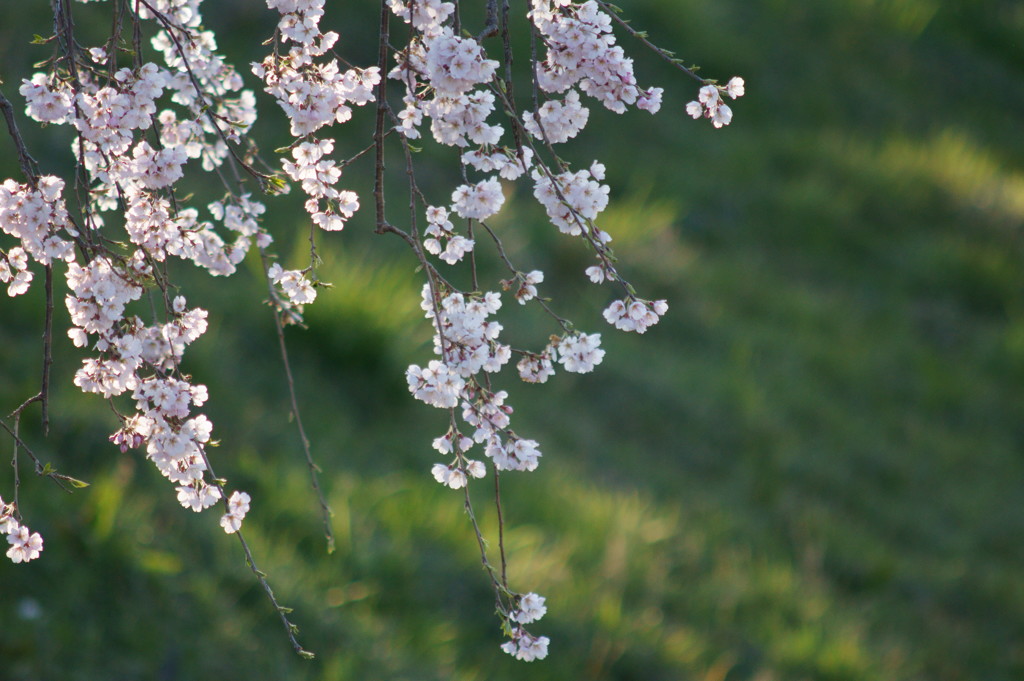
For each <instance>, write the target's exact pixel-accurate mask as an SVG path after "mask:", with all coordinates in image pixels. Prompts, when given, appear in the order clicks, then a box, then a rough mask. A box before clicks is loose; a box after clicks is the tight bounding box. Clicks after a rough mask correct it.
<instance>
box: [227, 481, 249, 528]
mask: <svg viewBox="0 0 1024 681" xmlns="http://www.w3.org/2000/svg"><path fill="white" fill-rule="evenodd" d="M251 501H252V498H251V497H250V496H249V495H248V494H246V493H245V492H237V491H236V492H232V493H231V496H230V497H228V512H227V513H225V514H224V515H223V516H221V519H220V526H221V527H223V528H224V531H225V532H227V533H228V534H234V533H235V532H238V530H239V529H241V527H242V520H244V519H245V514H246V513H248V512H249V502H251Z"/></svg>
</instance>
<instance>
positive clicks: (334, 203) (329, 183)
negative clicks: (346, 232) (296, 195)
mask: <svg viewBox="0 0 1024 681" xmlns="http://www.w3.org/2000/svg"><path fill="white" fill-rule="evenodd" d="M333 151H334V140H332V139H322V140H313V141H310V142H303V143H301V144H299V145H298V146H296V147H295V148H294V149H292V157H293V158H294V159H295V162H294V163H293V162H291V161H284V162H282V164H281V167H283V168H284V171H285V172H286V173H287V174H288V177H290V178H292V179H293V180H295V181H296V182H299V183H300V185H301V187H302V191H304V192H305V193H306V194H307V195H308V196H309V199H308V200H307V201H306V212H308V213H309V215H310V217H311V218H312V219H313V223H314V224H316V225H317V226H318V227H320V229H323V230H325V231H327V232H337V231H340V230H341V229H342V228H343V227H344V226H345V221H346V220H348V219H349V218H350V217H352V216H353V215H355V212H356V211H357V210H359V197H358V196H357V195H356V193H355V192H351V191H347V190H343V191H339V190H337V189H335V188H334V186H333V185H334V184H335V183H337V181H338V180H339V179H340V178H341V168H339V167H338V165H337V164H336V163H335V162H334V161H333V160H332V159H330V158H328V156H329V155H330V153H331V152H333Z"/></svg>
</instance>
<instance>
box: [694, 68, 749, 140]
mask: <svg viewBox="0 0 1024 681" xmlns="http://www.w3.org/2000/svg"><path fill="white" fill-rule="evenodd" d="M745 91H746V90H745V85H744V83H743V79H742V78H740V77H739V76H735V77H733V78H730V79H729V82H728V83H726V84H725V87H721V86H718V85H705V86H704V87H702V88H701V89H700V92H698V93H697V99H696V100H695V101H692V102H690V103H689V104H687V105H686V113H688V114H690V116H691V117H693V118H694V119H697V118H701V117H703V118H708V119H710V120H711V124H712V125H714V126H715V127H716V128H721V127H722V126H723V125H729V122H730V121H732V109H731V108H729V105H728V104H726V103H725V102H724V101H722V95H723V94H724V95H728V96H729V97H730V98H732V99H736V98H737V97H742V96H743V93H744V92H745Z"/></svg>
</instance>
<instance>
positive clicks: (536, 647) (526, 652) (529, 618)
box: [501, 593, 551, 662]
mask: <svg viewBox="0 0 1024 681" xmlns="http://www.w3.org/2000/svg"><path fill="white" fill-rule="evenodd" d="M544 600H545V599H544V597H543V596H538V595H537V594H535V593H528V594H524V595H522V596H519V597H518V598H517V601H518V602H517V604H516V607H515V609H513V610H512V612H510V613H509V615H508V619H509V621H510V624H509V629H510V630H511V633H510V636H511V639H510V640H509V641H506V642H505V643H503V644H502V646H501V649H502V650H504V651H505V652H506V653H508V654H509V655H512V656H513V657H515V658H516V659H517V660H524V661H526V662H531V661H533V660H543V659H544V658H545V657H547V655H548V645H549V644H550V643H551V641H550V640H549V639H548V637H547V636H533V635H532V634H530V633H529V632H528V631H526V629H525V628H523V626H522V625H524V624H530V623H531V622H536V621H537V620H539V619H540V618H541V617H543V616H544V615H545V613H547V611H548V609H547V606H546V605H544ZM512 622H515V623H516V624H511V623H512Z"/></svg>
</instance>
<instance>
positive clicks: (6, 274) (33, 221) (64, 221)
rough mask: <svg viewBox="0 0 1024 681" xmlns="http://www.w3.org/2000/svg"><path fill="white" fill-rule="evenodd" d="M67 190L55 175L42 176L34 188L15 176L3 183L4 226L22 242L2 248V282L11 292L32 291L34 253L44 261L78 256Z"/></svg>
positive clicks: (0, 224) (0, 226)
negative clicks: (65, 191) (75, 252)
mask: <svg viewBox="0 0 1024 681" xmlns="http://www.w3.org/2000/svg"><path fill="white" fill-rule="evenodd" d="M63 190H64V181H63V180H61V179H60V178H57V177H52V176H44V177H40V178H39V179H38V181H37V182H36V186H35V187H34V188H33V187H30V186H29V185H26V184H19V183H17V182H15V181H14V180H6V181H4V182H3V183H2V184H0V230H3V231H4V233H6V234H9V235H11V236H13V237H15V238H16V239H17V240H18V242H19V244H20V245H18V246H15V247H13V248H11V249H9V250H8V251H7V252H6V253H4V252H3V251H0V282H2V283H5V284H7V294H8V295H10V296H17V295H21V294H22V293H25V292H26V291H28V288H29V284H30V283H31V282H32V272H31V271H30V270H29V269H28V265H29V258H30V257H31V259H32V260H35V261H36V262H38V263H40V264H42V265H49V264H52V263H53V262H55V261H71V260H73V259H74V257H75V254H74V244H73V243H72V241H70V239H69V237H73V236H75V235H76V232H75V231H74V229H73V228H72V227H71V223H70V221H69V220H68V212H67V209H66V208H65V206H64V199H63V197H62V196H61V195H62V193H63Z"/></svg>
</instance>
